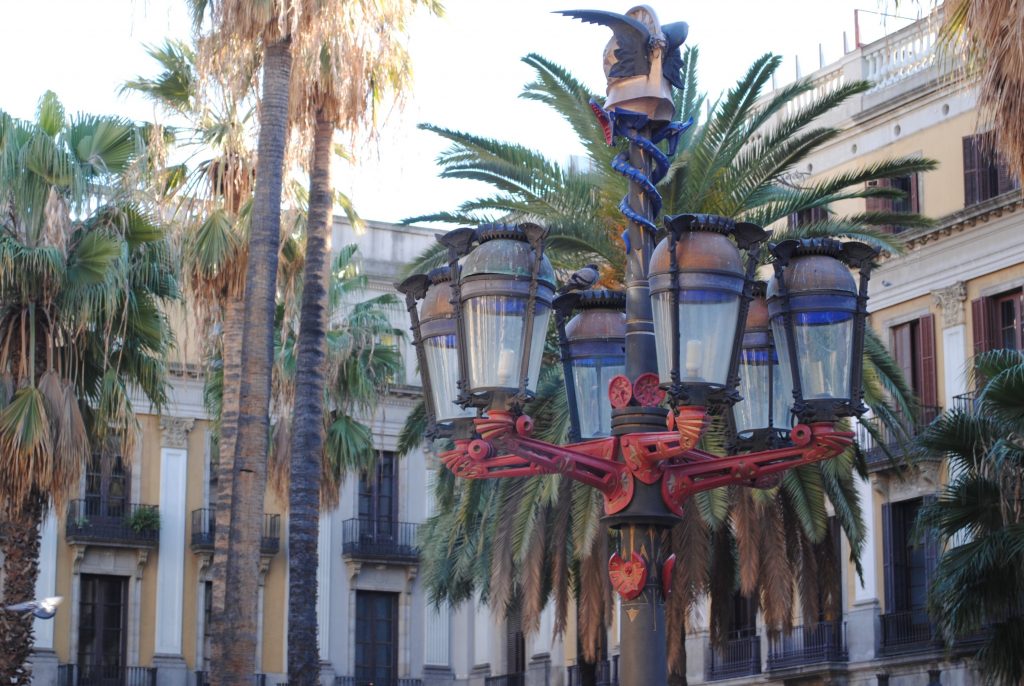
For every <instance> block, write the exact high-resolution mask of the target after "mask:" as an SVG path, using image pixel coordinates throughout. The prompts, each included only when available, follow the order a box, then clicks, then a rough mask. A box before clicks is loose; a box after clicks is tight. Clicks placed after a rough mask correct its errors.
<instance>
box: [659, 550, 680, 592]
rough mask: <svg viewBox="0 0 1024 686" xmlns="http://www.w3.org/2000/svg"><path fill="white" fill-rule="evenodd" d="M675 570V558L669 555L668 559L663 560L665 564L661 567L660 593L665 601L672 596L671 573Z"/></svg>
mask: <svg viewBox="0 0 1024 686" xmlns="http://www.w3.org/2000/svg"><path fill="white" fill-rule="evenodd" d="M675 568H676V556H675V555H674V554H673V555H669V556H668V559H667V560H665V564H663V565H662V566H661V592H662V593H663V594H664V596H665V600H668V597H669V596H670V595H672V572H674V571H675Z"/></svg>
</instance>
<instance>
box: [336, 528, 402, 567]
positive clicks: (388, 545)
mask: <svg viewBox="0 0 1024 686" xmlns="http://www.w3.org/2000/svg"><path fill="white" fill-rule="evenodd" d="M418 531H419V524H415V523H413V522H396V521H392V520H389V519H346V520H345V521H344V522H343V523H342V527H341V553H342V555H345V556H347V557H353V558H367V559H374V560H384V561H400V562H415V561H416V560H417V559H419V550H418V548H417V545H416V535H417V533H418Z"/></svg>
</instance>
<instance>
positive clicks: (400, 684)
mask: <svg viewBox="0 0 1024 686" xmlns="http://www.w3.org/2000/svg"><path fill="white" fill-rule="evenodd" d="M334 686H423V679H413V678H410V677H406V678H404V679H395V680H393V681H391V682H390V683H385V682H383V681H380V680H377V681H374V682H372V683H371V682H369V681H356V678H355V677H354V676H336V677H334Z"/></svg>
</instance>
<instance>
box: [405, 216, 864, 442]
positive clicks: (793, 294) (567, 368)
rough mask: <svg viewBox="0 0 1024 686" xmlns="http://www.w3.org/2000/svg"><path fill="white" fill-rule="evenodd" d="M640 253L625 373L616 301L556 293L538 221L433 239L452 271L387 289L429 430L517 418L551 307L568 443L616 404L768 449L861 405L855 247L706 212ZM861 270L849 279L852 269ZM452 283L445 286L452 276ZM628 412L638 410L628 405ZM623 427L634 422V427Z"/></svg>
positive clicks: (592, 293)
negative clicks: (415, 368)
mask: <svg viewBox="0 0 1024 686" xmlns="http://www.w3.org/2000/svg"><path fill="white" fill-rule="evenodd" d="M665 227H666V232H665V236H664V238H663V239H662V240H661V242H660V243H658V245H657V247H656V248H655V250H654V252H653V255H652V257H651V266H650V283H651V296H650V299H651V303H652V314H653V324H654V327H653V328H654V332H653V336H654V339H655V349H656V351H657V369H658V372H657V374H656V375H653V374H645V375H641V377H640V378H638V379H628V378H626V377H625V376H624V374H623V373H624V371H625V365H626V355H627V351H626V313H625V307H626V297H625V293H624V292H622V291H615V290H607V289H596V290H589V289H588V290H577V291H571V292H568V293H564V294H561V295H558V296H555V280H556V277H555V272H554V270H553V269H552V267H551V264H550V262H549V261H548V260H547V258H546V257H545V256H544V242H545V239H546V237H547V233H546V231H545V230H544V229H543V228H541V227H540V226H537V225H535V224H521V225H505V224H485V225H481V226H480V227H478V228H476V229H468V228H467V229H457V230H455V231H453V232H450V233H448V234H446V235H444V236H442V237H440V238H439V240H441V241H442V242H443V243H444V244H446V245H447V246H448V250H449V258H450V264H449V265H448V266H445V267H440V268H438V269H435V270H433V271H431V272H430V273H429V274H416V275H413V276H411V277H409V278H408V279H406V280H405V281H404V282H402V283H401V284H399V285H398V288H399V290H400V291H401V292H403V293H404V294H405V295H406V297H407V302H408V305H409V312H410V315H411V318H412V324H413V340H414V343H415V346H416V350H417V354H418V362H419V365H420V372H421V374H422V377H423V386H424V389H425V392H426V399H427V407H428V417H429V423H430V435H432V436H448V437H452V438H468V437H471V436H472V434H473V431H474V426H475V424H474V421H475V420H476V419H477V418H480V417H486V416H487V415H488V413H489V412H494V411H498V412H510V413H512V414H514V415H516V416H521V415H522V410H523V407H524V405H525V404H526V403H527V402H528V401H529V400H531V399H532V398H534V396H535V394H536V388H537V379H538V377H539V375H540V369H541V361H542V357H543V352H544V343H545V338H546V336H547V334H548V325H549V321H550V317H551V313H552V311H554V313H555V329H556V331H557V335H558V343H559V350H560V353H561V362H562V368H563V377H564V381H565V393H566V395H567V397H568V400H569V402H568V406H569V413H570V419H571V421H570V424H571V430H570V440H571V441H573V442H578V441H580V440H584V439H597V438H600V437H606V436H611V435H613V433H620V434H621V433H625V432H616V431H615V426H614V425H615V422H614V421H613V417H614V416H615V415H617V414H618V415H621V414H624V413H625V411H626V408H636V407H644V408H649V409H651V410H652V412H651V414H653V415H655V416H656V417H657V424H659V425H662V426H663V425H664V423H665V416H666V412H668V414H669V415H670V416H674V417H675V418H676V419H678V416H679V413H680V410H682V409H683V408H700V411H701V413H704V412H711V413H713V414H723V413H726V414H728V419H729V425H730V426H731V427H732V436H731V438H732V443H731V445H733V452H740V451H749V450H764V449H767V448H773V447H781V446H783V445H785V443H786V442H787V441H788V438H787V437H788V435H789V433H790V430H791V429H792V428H793V426H794V423H795V421H803V422H807V423H811V422H813V423H829V424H831V423H834V422H836V421H838V420H840V419H842V418H843V417H850V416H853V415H856V414H859V413H860V412H861V411H862V410H861V357H862V353H863V342H864V321H865V317H866V314H867V309H866V300H867V296H866V289H867V279H868V275H869V272H870V269H871V264H872V259H873V258H874V256H875V255H876V251H875V250H874V249H873V248H871V247H869V246H867V245H865V244H863V243H855V242H839V241H835V240H830V239H807V240H802V241H796V240H789V241H784V242H782V243H780V244H778V245H771V246H770V247H769V251H770V254H771V256H772V264H773V266H774V270H775V274H774V276H773V277H772V278H771V280H770V281H769V282H768V283H765V282H763V281H757V280H756V279H755V271H756V267H757V265H758V258H759V255H760V253H761V250H762V249H763V243H764V241H765V239H766V238H767V236H768V233H767V232H766V231H765V230H764V229H762V228H761V227H758V226H755V225H753V224H748V223H742V222H734V221H732V220H731V219H728V218H725V217H719V216H715V215H696V214H687V215H678V216H674V217H668V218H666V220H665ZM851 268H855V269H857V270H858V271H859V274H860V278H859V281H860V283H859V285H858V283H857V280H856V279H855V278H854V276H853V274H852V273H851ZM453 275H454V278H453ZM633 411H634V412H635V410H633ZM633 422H634V423H637V422H639V423H643V421H642V420H637V419H635V418H634V420H633Z"/></svg>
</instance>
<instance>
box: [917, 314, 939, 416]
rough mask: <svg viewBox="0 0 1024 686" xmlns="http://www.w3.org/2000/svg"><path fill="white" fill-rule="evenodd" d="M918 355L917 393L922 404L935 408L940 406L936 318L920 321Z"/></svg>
mask: <svg viewBox="0 0 1024 686" xmlns="http://www.w3.org/2000/svg"><path fill="white" fill-rule="evenodd" d="M917 334H918V351H917V352H918V354H917V365H918V373H917V382H918V386H919V387H918V388H917V392H918V394H919V395H920V399H921V404H922V405H925V406H933V407H934V406H935V405H938V404H939V389H938V378H937V377H938V370H937V369H936V362H935V316H934V315H930V314H928V315H925V316H924V317H921V318H920V319H919V320H918V325H917ZM932 419H933V417H929V416H922V417H921V420H922V421H924V422H929V421H931V420H932Z"/></svg>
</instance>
